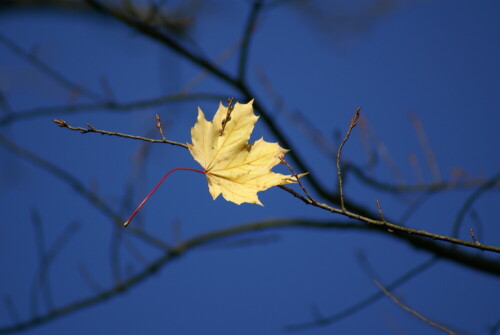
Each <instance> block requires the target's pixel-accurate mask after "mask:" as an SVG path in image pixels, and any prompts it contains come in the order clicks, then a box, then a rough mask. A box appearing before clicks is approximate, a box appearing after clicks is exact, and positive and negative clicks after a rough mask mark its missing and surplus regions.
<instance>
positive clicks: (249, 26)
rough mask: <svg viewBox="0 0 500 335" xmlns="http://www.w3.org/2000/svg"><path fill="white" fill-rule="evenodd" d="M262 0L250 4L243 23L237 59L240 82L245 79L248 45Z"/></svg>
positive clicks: (261, 6)
mask: <svg viewBox="0 0 500 335" xmlns="http://www.w3.org/2000/svg"><path fill="white" fill-rule="evenodd" d="M263 4H264V0H255V1H254V2H253V5H252V10H251V11H250V14H249V15H248V20H247V23H246V25H245V32H244V33H243V39H242V42H241V49H240V58H239V60H238V80H239V81H240V82H244V81H245V75H246V70H247V68H248V64H247V63H248V61H247V60H248V54H249V46H250V41H251V39H252V36H253V35H254V34H253V33H254V31H255V26H256V22H257V18H258V17H259V13H260V12H261V9H262V8H263Z"/></svg>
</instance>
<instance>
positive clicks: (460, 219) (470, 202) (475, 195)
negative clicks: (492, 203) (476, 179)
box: [452, 172, 500, 237]
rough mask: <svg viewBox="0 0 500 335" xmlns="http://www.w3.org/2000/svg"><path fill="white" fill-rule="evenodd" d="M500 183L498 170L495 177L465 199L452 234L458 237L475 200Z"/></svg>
mask: <svg viewBox="0 0 500 335" xmlns="http://www.w3.org/2000/svg"><path fill="white" fill-rule="evenodd" d="M499 184H500V172H497V174H495V175H494V176H493V178H491V179H490V180H488V181H487V182H485V183H483V185H481V186H480V187H479V188H478V189H477V190H475V191H474V192H472V194H471V195H470V196H469V197H468V198H467V199H466V200H465V202H464V204H463V205H462V208H461V209H460V211H459V212H458V214H457V218H456V219H455V224H454V225H453V231H452V236H454V237H458V234H459V232H460V227H461V225H462V222H463V220H464V218H465V214H466V213H467V212H468V211H469V209H470V208H471V207H472V205H473V204H474V202H475V201H476V200H477V199H478V198H479V197H480V196H481V195H483V194H484V193H485V192H486V191H488V190H489V189H491V188H493V187H494V186H496V185H499Z"/></svg>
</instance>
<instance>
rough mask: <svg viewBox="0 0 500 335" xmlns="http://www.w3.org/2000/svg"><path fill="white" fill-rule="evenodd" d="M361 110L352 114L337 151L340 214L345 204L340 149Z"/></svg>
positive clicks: (359, 108) (343, 210)
mask: <svg viewBox="0 0 500 335" xmlns="http://www.w3.org/2000/svg"><path fill="white" fill-rule="evenodd" d="M360 110H361V107H358V108H357V109H356V111H355V112H354V116H353V117H352V119H351V123H350V124H349V129H348V130H347V133H346V135H345V137H344V140H343V141H342V143H340V145H339V149H338V151H337V176H338V180H339V195H340V208H341V209H342V212H345V211H346V207H345V203H344V190H343V187H342V174H341V171H340V156H341V154H342V148H343V147H344V144H345V143H346V142H347V139H349V136H350V135H351V131H352V129H353V128H354V127H355V126H356V121H358V118H359V111H360Z"/></svg>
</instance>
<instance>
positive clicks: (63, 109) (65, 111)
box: [0, 93, 223, 126]
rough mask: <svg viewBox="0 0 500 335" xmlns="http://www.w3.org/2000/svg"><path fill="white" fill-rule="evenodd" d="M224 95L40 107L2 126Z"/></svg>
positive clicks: (182, 95)
mask: <svg viewBox="0 0 500 335" xmlns="http://www.w3.org/2000/svg"><path fill="white" fill-rule="evenodd" d="M222 97H223V96H222V95H217V94H211V93H193V94H188V93H175V94H168V95H163V96H159V97H155V98H151V99H144V100H136V101H132V102H123V103H120V102H113V101H107V102H98V103H87V104H79V105H73V106H68V105H63V106H53V107H39V108H33V109H27V110H24V111H18V112H12V113H10V114H8V115H6V116H4V117H2V118H0V126H6V125H8V124H11V123H13V122H16V121H21V120H29V119H32V118H37V117H45V116H57V117H60V116H62V115H74V114H79V113H89V112H99V111H103V110H107V111H110V112H117V113H121V112H128V111H134V110H141V111H142V110H144V109H148V108H155V107H159V106H162V105H165V104H168V103H172V102H178V101H188V100H200V99H202V100H214V101H220V100H221V99H222Z"/></svg>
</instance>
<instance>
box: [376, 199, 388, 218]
mask: <svg viewBox="0 0 500 335" xmlns="http://www.w3.org/2000/svg"><path fill="white" fill-rule="evenodd" d="M375 202H376V203H377V209H378V215H380V218H381V219H382V221H383V222H386V221H385V218H384V213H382V206H380V202H379V201H378V200H375Z"/></svg>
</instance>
